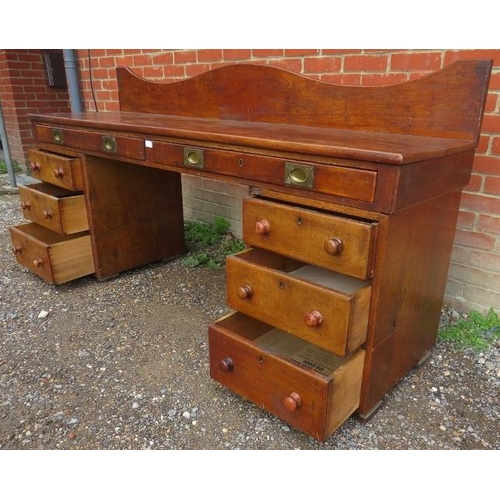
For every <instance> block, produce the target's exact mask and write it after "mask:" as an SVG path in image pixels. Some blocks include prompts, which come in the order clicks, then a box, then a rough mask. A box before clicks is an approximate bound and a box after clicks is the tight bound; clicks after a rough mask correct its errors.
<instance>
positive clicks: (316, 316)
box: [304, 311, 323, 327]
mask: <svg viewBox="0 0 500 500" xmlns="http://www.w3.org/2000/svg"><path fill="white" fill-rule="evenodd" d="M304 321H305V323H306V325H307V326H310V327H314V326H319V325H321V324H322V323H323V315H322V314H321V313H320V312H319V311H311V312H308V313H307V314H306V315H305V317H304Z"/></svg>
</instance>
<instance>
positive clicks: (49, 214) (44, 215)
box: [43, 208, 52, 219]
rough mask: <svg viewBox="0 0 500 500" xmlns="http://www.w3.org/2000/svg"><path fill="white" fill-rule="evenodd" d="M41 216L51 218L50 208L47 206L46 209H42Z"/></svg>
mask: <svg viewBox="0 0 500 500" xmlns="http://www.w3.org/2000/svg"><path fill="white" fill-rule="evenodd" d="M43 217H44V219H52V210H51V209H50V208H48V209H47V210H44V211H43Z"/></svg>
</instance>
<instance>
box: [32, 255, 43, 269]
mask: <svg viewBox="0 0 500 500" xmlns="http://www.w3.org/2000/svg"><path fill="white" fill-rule="evenodd" d="M33 265H34V266H35V267H40V266H42V265H43V259H41V258H40V257H39V258H38V259H35V260H34V261H33Z"/></svg>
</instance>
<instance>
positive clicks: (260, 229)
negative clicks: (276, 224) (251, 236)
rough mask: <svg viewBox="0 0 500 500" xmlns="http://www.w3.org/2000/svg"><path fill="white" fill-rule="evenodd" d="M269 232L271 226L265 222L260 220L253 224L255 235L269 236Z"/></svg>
mask: <svg viewBox="0 0 500 500" xmlns="http://www.w3.org/2000/svg"><path fill="white" fill-rule="evenodd" d="M269 231H271V226H270V225H269V222H267V220H260V221H258V222H256V223H255V232H256V233H257V234H260V235H261V236H263V235H265V234H269Z"/></svg>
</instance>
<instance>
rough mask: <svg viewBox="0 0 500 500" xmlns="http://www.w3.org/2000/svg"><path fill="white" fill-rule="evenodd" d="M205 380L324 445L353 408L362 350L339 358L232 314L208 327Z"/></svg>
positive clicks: (253, 320)
mask: <svg viewBox="0 0 500 500" xmlns="http://www.w3.org/2000/svg"><path fill="white" fill-rule="evenodd" d="M209 350H210V376H211V377H212V378H213V379H214V380H216V381H218V382H220V383H221V384H223V385H224V386H225V387H227V388H229V389H231V390H232V391H234V392H236V393H237V394H240V395H241V396H243V397H244V398H246V399H248V400H250V401H252V402H253V403H255V404H257V405H258V406H260V407H262V408H264V409H265V410H267V411H269V412H270V413H272V414H273V415H275V416H277V417H278V418H280V419H282V420H284V421H286V422H288V423H289V424H290V425H292V426H293V427H296V428H298V429H300V430H302V431H303V432H305V433H307V434H309V435H310V436H313V437H314V438H315V439H318V440H319V441H324V440H325V439H327V438H328V436H330V434H332V433H333V432H334V431H335V430H336V429H337V428H338V427H339V426H340V425H341V424H342V423H343V422H344V421H345V420H346V419H347V418H348V417H349V416H350V415H351V414H352V413H354V412H355V411H356V409H357V408H358V405H359V397H360V390H361V376H362V371H363V362H364V350H363V349H360V350H358V351H356V352H355V353H353V354H352V355H351V356H349V357H347V358H340V357H338V356H335V355H334V354H332V353H330V352H327V351H325V350H323V349H321V348H318V347H317V346H313V345H312V344H309V343H308V342H305V341H303V340H302V339H299V338H297V337H294V336H293V335H290V334H288V333H286V332H283V331H282V330H277V329H275V328H273V327H272V326H270V325H267V324H266V323H262V322H261V321H258V320H256V319H254V318H250V317H248V316H246V315H244V314H241V313H238V312H237V313H233V314H230V315H228V316H225V317H224V318H222V319H220V320H219V321H217V322H216V323H213V324H211V325H210V326H209Z"/></svg>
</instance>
